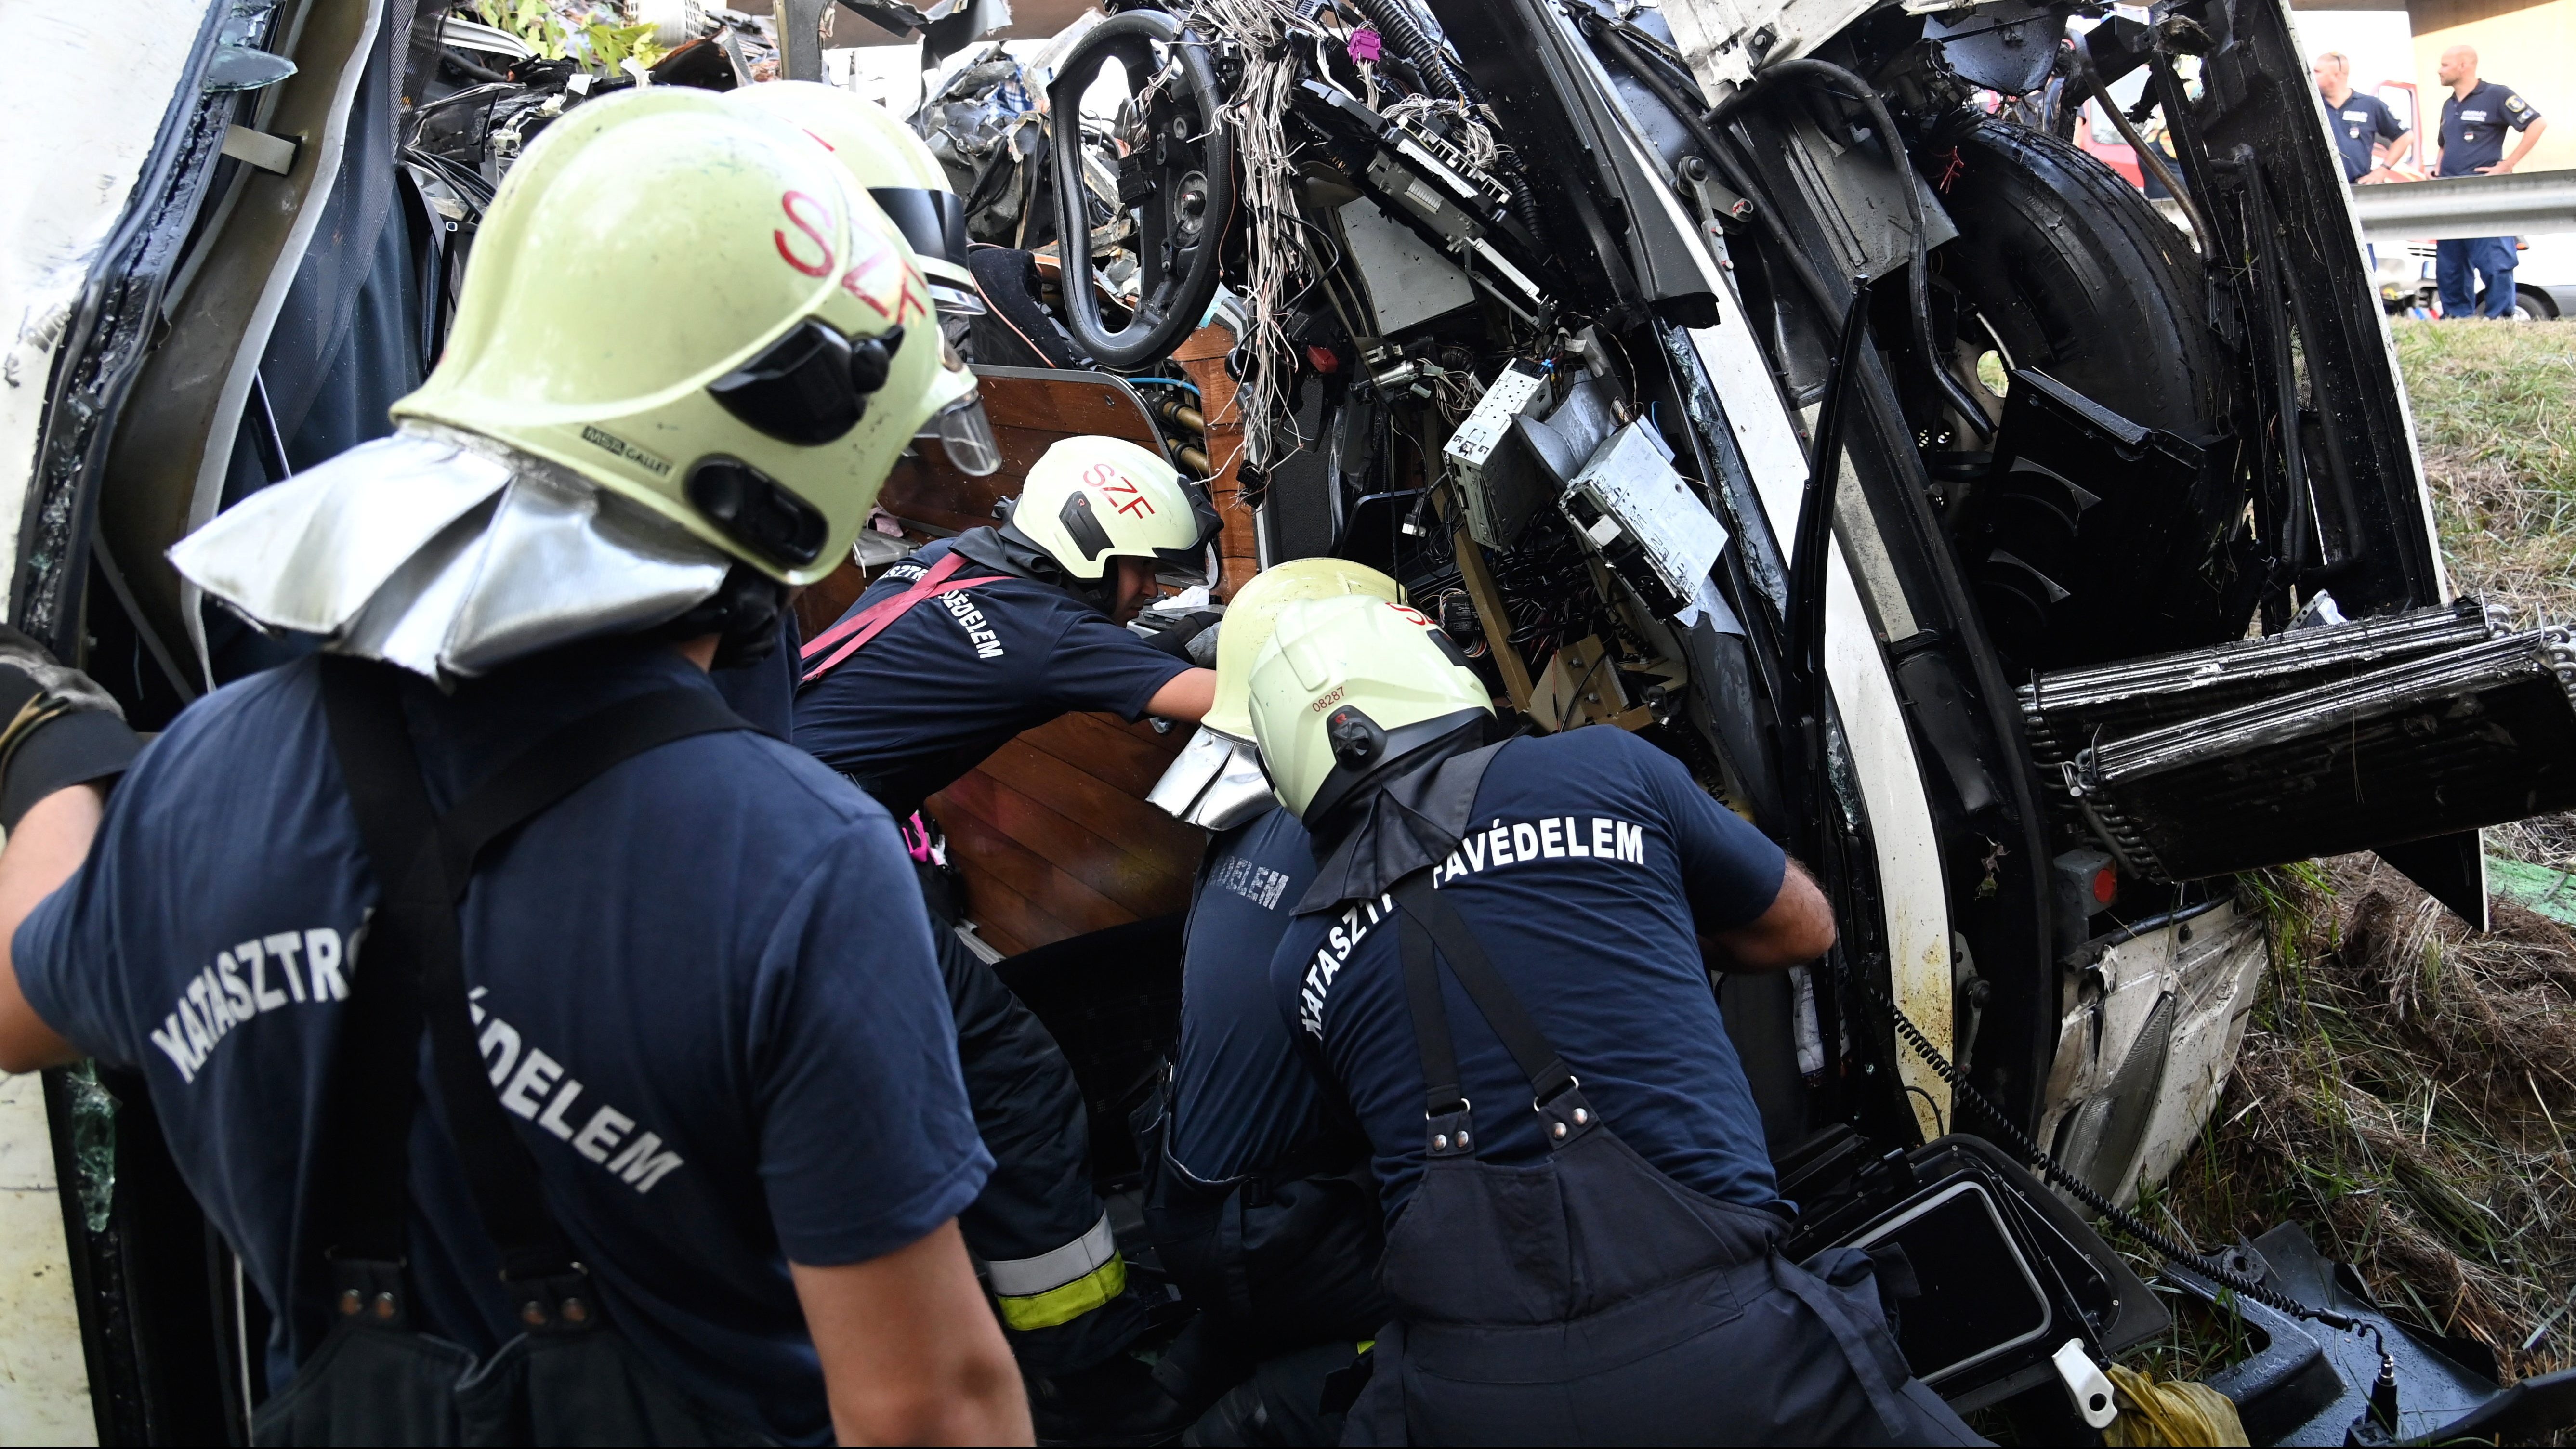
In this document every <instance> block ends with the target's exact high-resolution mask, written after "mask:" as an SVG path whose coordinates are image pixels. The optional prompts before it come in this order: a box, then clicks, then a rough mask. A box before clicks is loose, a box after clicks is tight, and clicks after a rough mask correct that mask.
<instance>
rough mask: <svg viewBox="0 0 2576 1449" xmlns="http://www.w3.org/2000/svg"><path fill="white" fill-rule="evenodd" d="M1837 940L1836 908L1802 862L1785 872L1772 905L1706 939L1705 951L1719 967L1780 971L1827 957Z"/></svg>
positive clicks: (1702, 945)
mask: <svg viewBox="0 0 2576 1449" xmlns="http://www.w3.org/2000/svg"><path fill="white" fill-rule="evenodd" d="M1833 944H1834V912H1833V907H1832V906H1830V905H1828V904H1826V902H1825V894H1824V892H1822V891H1820V890H1818V889H1816V883H1815V881H1814V880H1813V879H1812V878H1810V877H1809V876H1808V874H1807V872H1806V869H1805V868H1804V867H1802V866H1800V865H1799V864H1798V863H1797V862H1796V861H1794V860H1793V861H1790V862H1789V864H1788V868H1787V869H1786V870H1784V871H1783V872H1781V875H1780V893H1779V894H1778V895H1776V896H1774V897H1772V899H1771V907H1770V909H1768V910H1766V911H1764V912H1763V913H1762V914H1761V915H1758V916H1756V917H1754V918H1753V919H1752V920H1751V921H1750V922H1748V923H1747V924H1745V925H1741V926H1738V927H1736V928H1735V929H1733V930H1731V931H1711V932H1708V933H1705V934H1703V935H1702V936H1701V937H1700V950H1701V952H1702V954H1703V955H1705V956H1706V957H1707V959H1708V964H1709V966H1710V967H1711V968H1712V969H1714V970H1719V971H1777V970H1779V969H1781V968H1782V967H1786V966H1798V965H1803V964H1804V963H1806V962H1809V961H1813V960H1815V959H1816V958H1817V957H1819V956H1822V955H1823V954H1825V952H1826V951H1827V950H1828V949H1830V948H1831V947H1832V946H1833Z"/></svg>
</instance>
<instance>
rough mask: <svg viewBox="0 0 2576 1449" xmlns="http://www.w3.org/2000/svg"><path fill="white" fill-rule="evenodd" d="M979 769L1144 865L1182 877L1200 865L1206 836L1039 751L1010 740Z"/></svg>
mask: <svg viewBox="0 0 2576 1449" xmlns="http://www.w3.org/2000/svg"><path fill="white" fill-rule="evenodd" d="M981 768H982V770H983V772H984V773H985V774H988V775H991V776H992V777H993V778H994V779H996V780H999V781H1001V782H1002V783H1003V784H1005V785H1008V786H1010V787H1011V788H1012V789H1015V790H1017V791H1019V792H1020V793H1021V794H1023V795H1026V796H1028V797H1029V798H1030V799H1032V800H1035V801H1037V802H1038V803H1039V804H1041V805H1044V806H1046V807H1047V808H1049V809H1051V810H1054V811H1055V812H1056V813H1058V814H1060V815H1063V816H1064V817H1065V818H1066V819H1068V820H1072V821H1078V822H1080V823H1081V825H1082V826H1083V827H1084V828H1085V829H1087V830H1089V831H1090V832H1091V833H1092V834H1094V835H1096V836H1098V837H1100V838H1101V839H1102V840H1104V841H1106V842H1107V843H1108V844H1109V846H1110V847H1111V848H1113V849H1116V850H1118V851H1121V852H1123V853H1124V854H1126V855H1127V856H1129V857H1131V858H1132V859H1133V860H1134V861H1135V862H1136V863H1137V864H1138V865H1139V866H1141V867H1143V868H1145V869H1147V870H1150V871H1153V872H1155V873H1157V874H1160V875H1162V876H1164V877H1166V878H1168V879H1176V880H1182V881H1186V880H1188V879H1189V878H1190V877H1191V876H1192V875H1193V874H1194V873H1195V872H1196V871H1197V869H1198V858H1199V851H1200V848H1201V846H1202V844H1203V843H1204V842H1205V840H1206V838H1207V837H1206V836H1204V835H1203V834H1201V833H1200V832H1198V831H1196V830H1193V829H1191V828H1190V827H1189V826H1186V825H1183V824H1182V823H1181V822H1179V821H1177V820H1174V819H1173V818H1172V817H1171V816H1169V815H1166V814H1164V813H1163V812H1162V811H1160V810H1158V809H1155V808H1154V807H1153V806H1151V805H1148V804H1146V803H1145V802H1144V801H1142V800H1140V799H1138V798H1136V797H1135V796H1133V795H1130V794H1128V793H1126V792H1125V791H1123V790H1119V789H1116V788H1114V787H1113V786H1111V785H1109V784H1107V783H1105V782H1103V781H1102V780H1100V779H1099V778H1098V777H1096V776H1093V775H1089V774H1086V773H1084V772H1083V771H1081V770H1078V769H1075V768H1073V767H1071V766H1068V765H1066V764H1065V763H1064V762H1063V761H1062V760H1059V759H1057V758H1056V757H1055V756H1053V755H1050V754H1048V753H1046V752H1045V751H1043V750H1040V749H1037V748H1035V747H1033V746H1031V745H1028V744H1026V743H1023V742H1022V741H1019V740H1011V741H1009V742H1007V743H1005V744H1004V745H1003V746H1002V747H1001V748H1000V749H998V750H995V751H994V752H993V754H992V756H991V758H989V759H987V760H985V761H984V763H983V765H982V767H981Z"/></svg>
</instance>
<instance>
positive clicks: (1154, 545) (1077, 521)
mask: <svg viewBox="0 0 2576 1449" xmlns="http://www.w3.org/2000/svg"><path fill="white" fill-rule="evenodd" d="M1009 526H1010V528H1011V530H1012V531H1013V532H1015V533H1017V534H1019V535H1020V536H1021V537H1023V538H1025V539H1027V540H1028V541H1029V542H1030V543H1031V544H1033V545H1035V546H1036V547H1037V548H1038V549H1040V550H1041V551H1043V552H1044V553H1045V554H1046V555H1047V556H1048V557H1049V558H1052V559H1054V560H1055V562H1056V565H1057V566H1058V567H1060V568H1062V569H1063V570H1064V571H1065V573H1066V574H1067V575H1068V576H1069V577H1071V578H1074V579H1077V580H1090V579H1098V578H1102V577H1104V576H1106V575H1107V574H1108V572H1109V561H1110V560H1111V559H1113V558H1143V559H1152V560H1153V561H1154V562H1155V563H1156V565H1157V566H1158V567H1159V568H1162V569H1168V570H1172V571H1176V572H1182V573H1186V574H1189V575H1190V576H1192V578H1194V579H1196V578H1199V577H1202V576H1205V575H1206V574H1208V573H1209V572H1210V570H1209V567H1208V544H1209V543H1210V542H1211V541H1212V540H1214V539H1215V538H1216V535H1217V529H1218V526H1219V524H1218V519H1217V516H1216V506H1215V505H1214V504H1212V503H1210V502H1209V501H1208V491H1207V485H1206V484H1204V483H1196V482H1184V481H1183V480H1182V478H1181V474H1180V470H1179V469H1177V468H1174V467H1173V466H1172V465H1171V464H1170V463H1168V462H1166V461H1164V460H1163V458H1162V457H1161V455H1159V454H1156V453H1154V452H1151V451H1149V450H1148V449H1145V448H1141V447H1139V446H1137V445H1136V444H1134V443H1131V442H1128V441H1126V440H1125V439H1123V438H1096V437H1075V438H1059V439H1057V440H1056V443H1055V445H1054V446H1053V447H1050V448H1048V449H1047V450H1046V454H1045V456H1043V457H1041V458H1039V459H1038V461H1037V463H1036V465H1035V466H1033V467H1031V468H1030V469H1029V476H1028V481H1027V482H1026V483H1024V484H1023V485H1022V486H1021V488H1020V496H1019V501H1017V502H1016V503H1014V504H1012V505H1011V510H1010V524H1009ZM1211 582H1212V580H1211Z"/></svg>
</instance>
